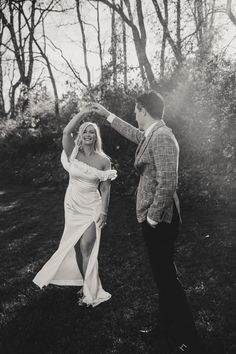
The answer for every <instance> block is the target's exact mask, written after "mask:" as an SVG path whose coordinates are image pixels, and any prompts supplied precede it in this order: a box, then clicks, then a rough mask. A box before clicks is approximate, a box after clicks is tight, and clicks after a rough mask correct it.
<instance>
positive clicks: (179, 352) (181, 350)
mask: <svg viewBox="0 0 236 354" xmlns="http://www.w3.org/2000/svg"><path fill="white" fill-rule="evenodd" d="M202 349H203V348H202ZM202 349H201V348H200V346H198V347H197V348H196V347H192V346H190V345H189V344H185V343H182V344H181V345H179V346H178V347H177V349H176V350H175V351H174V354H203V351H202Z"/></svg>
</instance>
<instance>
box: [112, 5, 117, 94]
mask: <svg viewBox="0 0 236 354" xmlns="http://www.w3.org/2000/svg"><path fill="white" fill-rule="evenodd" d="M112 4H113V6H115V0H112ZM111 58H112V59H111V61H112V71H113V86H114V88H116V87H117V29H116V12H115V10H114V8H113V9H112V15H111Z"/></svg>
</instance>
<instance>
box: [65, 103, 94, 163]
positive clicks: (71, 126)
mask: <svg viewBox="0 0 236 354" xmlns="http://www.w3.org/2000/svg"><path fill="white" fill-rule="evenodd" d="M89 112H90V110H89V109H88V108H86V107H84V108H82V109H81V110H80V112H79V113H77V114H76V115H75V116H74V117H73V118H72V119H71V121H70V122H69V123H68V124H67V126H66V127H65V128H64V130H63V137H62V146H63V150H64V151H65V153H66V156H67V158H68V159H69V157H70V155H71V153H72V150H73V149H74V146H75V142H74V140H75V137H74V136H73V132H74V131H75V128H76V127H77V125H78V123H79V122H80V121H81V120H82V118H83V115H84V114H86V113H89Z"/></svg>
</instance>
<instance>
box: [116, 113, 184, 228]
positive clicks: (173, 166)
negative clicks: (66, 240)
mask: <svg viewBox="0 0 236 354" xmlns="http://www.w3.org/2000/svg"><path fill="white" fill-rule="evenodd" d="M111 126H112V128H114V129H115V130H116V131H117V132H118V133H120V134H121V135H123V136H124V137H125V138H127V139H128V140H130V141H132V142H134V143H136V144H138V147H137V150H136V154H135V162H134V166H135V168H136V169H137V171H138V172H139V175H140V180H139V185H138V189H137V201H136V214H137V219H138V222H140V223H142V222H143V221H145V220H146V219H147V217H149V218H150V219H152V220H154V221H156V222H158V223H159V222H166V223H170V222H171V220H172V215H173V203H175V204H176V207H177V210H178V212H179V216H180V206H179V199H178V196H177V193H176V189H177V184H178V161H179V145H178V142H177V140H176V138H175V136H174V134H173V133H172V131H171V129H170V128H168V127H167V126H166V124H165V123H164V121H163V120H158V121H157V123H156V124H155V125H154V127H153V128H152V130H151V132H149V134H148V136H147V137H145V134H144V132H143V131H141V130H139V129H137V128H135V127H134V126H132V125H131V124H129V123H127V122H125V121H123V120H122V119H120V118H118V117H115V118H114V120H113V121H112V123H111ZM180 219H181V218H180Z"/></svg>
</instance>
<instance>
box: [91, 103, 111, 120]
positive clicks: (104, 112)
mask: <svg viewBox="0 0 236 354" xmlns="http://www.w3.org/2000/svg"><path fill="white" fill-rule="evenodd" d="M90 109H91V111H93V112H96V113H98V114H99V115H100V116H103V117H106V118H107V117H108V116H109V115H110V114H111V112H109V111H108V110H107V109H106V108H105V107H103V106H102V105H101V104H100V103H92V104H91V108H90Z"/></svg>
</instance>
